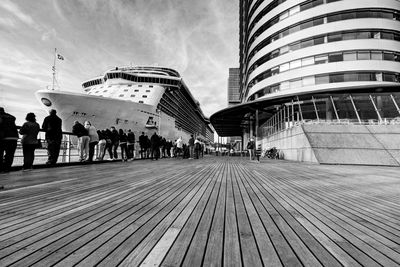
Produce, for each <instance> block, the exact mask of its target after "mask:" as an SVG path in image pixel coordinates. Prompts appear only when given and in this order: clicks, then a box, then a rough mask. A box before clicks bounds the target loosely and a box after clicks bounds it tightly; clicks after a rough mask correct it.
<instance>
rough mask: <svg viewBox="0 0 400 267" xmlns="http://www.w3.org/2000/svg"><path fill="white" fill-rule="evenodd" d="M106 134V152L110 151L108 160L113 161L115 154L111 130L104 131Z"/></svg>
mask: <svg viewBox="0 0 400 267" xmlns="http://www.w3.org/2000/svg"><path fill="white" fill-rule="evenodd" d="M103 133H104V138H105V139H106V147H105V150H106V151H108V155H109V159H108V160H113V153H112V141H111V135H112V134H111V131H110V129H105V130H104V131H103Z"/></svg>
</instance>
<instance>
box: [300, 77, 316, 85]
mask: <svg viewBox="0 0 400 267" xmlns="http://www.w3.org/2000/svg"><path fill="white" fill-rule="evenodd" d="M302 80H303V86H309V85H314V84H315V77H314V76H308V77H303V79H302Z"/></svg>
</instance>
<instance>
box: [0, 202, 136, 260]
mask: <svg viewBox="0 0 400 267" xmlns="http://www.w3.org/2000/svg"><path fill="white" fill-rule="evenodd" d="M131 197H132V196H131ZM134 204H135V203H134ZM140 207H141V206H138V207H137V208H140ZM126 209H128V210H129V209H130V208H129V207H126ZM111 211H112V212H111V213H109V214H104V213H97V214H96V215H95V216H94V217H92V218H91V220H84V221H83V224H82V223H80V224H78V225H77V226H76V225H72V226H70V227H68V228H66V229H64V230H63V234H61V235H60V234H58V235H50V236H48V238H47V239H41V240H40V242H41V245H38V244H36V243H33V244H32V245H31V246H26V247H24V249H23V250H22V251H21V253H19V255H18V256H16V255H15V253H14V254H12V255H10V256H9V257H8V258H5V259H2V260H1V261H0V263H3V262H5V263H6V262H7V260H8V259H9V260H14V261H15V260H18V259H19V258H22V257H25V255H27V254H29V253H31V252H33V251H36V250H38V248H41V249H40V253H35V258H38V257H39V258H40V257H41V256H40V255H44V254H46V253H51V252H52V251H53V250H54V249H55V248H57V246H63V245H65V243H68V241H66V240H65V239H74V236H75V235H79V234H80V233H87V231H88V230H86V229H87V227H89V226H90V225H94V226H96V225H99V224H100V225H101V221H109V218H110V216H112V215H113V214H114V213H116V212H117V211H118V210H114V209H111ZM99 219H100V221H98V220H99ZM96 220H97V221H96ZM91 221H93V223H91ZM111 222H113V221H111ZM82 227H83V228H82ZM85 227H86V228H85ZM67 229H69V230H67ZM77 229H78V230H79V231H76V230H77ZM68 233H73V235H71V234H68ZM64 236H65V238H63V237H64ZM55 241H56V243H54V242H55ZM57 242H58V244H59V245H57ZM47 244H49V245H50V244H51V246H49V247H48V248H45V247H43V246H46V245H47ZM29 260H30V261H33V262H34V261H35V260H34V259H30V257H27V258H25V259H24V261H25V264H28V261H29Z"/></svg>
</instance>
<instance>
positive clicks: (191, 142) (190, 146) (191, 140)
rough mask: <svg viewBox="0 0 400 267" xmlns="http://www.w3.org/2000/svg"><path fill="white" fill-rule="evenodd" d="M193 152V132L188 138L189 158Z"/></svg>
mask: <svg viewBox="0 0 400 267" xmlns="http://www.w3.org/2000/svg"><path fill="white" fill-rule="evenodd" d="M193 152H194V138H193V134H191V135H190V139H189V159H193Z"/></svg>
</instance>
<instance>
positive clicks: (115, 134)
mask: <svg viewBox="0 0 400 267" xmlns="http://www.w3.org/2000/svg"><path fill="white" fill-rule="evenodd" d="M110 137H111V144H112V152H113V159H114V160H116V159H118V152H117V149H118V146H119V133H118V131H117V130H116V129H115V127H114V126H111V136H110Z"/></svg>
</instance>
